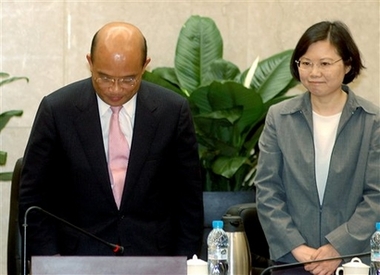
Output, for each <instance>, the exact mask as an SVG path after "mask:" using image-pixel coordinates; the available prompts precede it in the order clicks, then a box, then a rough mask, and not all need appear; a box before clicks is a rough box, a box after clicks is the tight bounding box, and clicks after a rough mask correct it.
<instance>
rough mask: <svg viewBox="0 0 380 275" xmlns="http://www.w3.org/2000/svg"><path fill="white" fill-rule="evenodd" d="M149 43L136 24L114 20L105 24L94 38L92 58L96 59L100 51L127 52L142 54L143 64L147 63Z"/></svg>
mask: <svg viewBox="0 0 380 275" xmlns="http://www.w3.org/2000/svg"><path fill="white" fill-rule="evenodd" d="M147 51H148V50H147V45H146V40H145V37H144V35H143V34H142V33H141V31H140V30H139V29H138V28H137V27H136V26H134V25H132V24H129V23H125V22H112V23H108V24H106V25H104V26H103V27H102V28H101V29H100V30H99V31H98V32H97V33H96V34H95V35H94V38H93V39H92V43H91V59H92V62H95V61H96V58H97V55H98V54H99V53H104V52H108V53H113V54H116V55H117V53H120V56H121V55H123V54H124V53H126V52H130V53H132V52H133V53H137V54H138V53H139V54H141V65H142V66H143V65H144V64H145V61H146V58H147Z"/></svg>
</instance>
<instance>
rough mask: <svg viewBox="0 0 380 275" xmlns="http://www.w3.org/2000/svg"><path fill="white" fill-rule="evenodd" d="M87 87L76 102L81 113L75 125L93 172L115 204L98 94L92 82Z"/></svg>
mask: <svg viewBox="0 0 380 275" xmlns="http://www.w3.org/2000/svg"><path fill="white" fill-rule="evenodd" d="M87 84H88V85H87ZM86 85H87V86H86V88H85V89H83V91H81V93H80V96H79V97H78V100H77V102H75V106H76V107H77V109H78V110H79V112H78V116H77V118H76V120H75V121H74V125H75V127H76V129H77V133H78V136H79V140H80V142H81V146H82V148H83V150H84V152H85V154H86V155H87V161H88V163H89V165H90V167H91V170H92V172H93V173H94V174H96V175H97V179H98V181H99V182H100V184H101V185H102V186H103V188H104V191H105V194H110V199H112V201H113V202H114V200H113V195H112V189H111V183H110V179H109V173H108V165H107V159H106V156H105V152H104V143H103V136H102V129H101V124H100V118H99V110H98V103H97V98H96V92H95V90H94V89H93V87H92V84H91V81H89V82H88V83H86Z"/></svg>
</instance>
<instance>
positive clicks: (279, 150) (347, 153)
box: [255, 21, 380, 275]
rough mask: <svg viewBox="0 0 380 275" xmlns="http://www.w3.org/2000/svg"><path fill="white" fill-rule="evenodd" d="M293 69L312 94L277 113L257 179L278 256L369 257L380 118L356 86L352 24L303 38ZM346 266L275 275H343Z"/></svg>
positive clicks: (318, 27)
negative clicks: (338, 272) (338, 271)
mask: <svg viewBox="0 0 380 275" xmlns="http://www.w3.org/2000/svg"><path fill="white" fill-rule="evenodd" d="M290 66H291V72H292V75H293V76H294V77H295V78H296V79H297V80H299V81H300V82H301V83H302V84H303V86H304V87H305V89H306V90H307V91H306V92H305V93H304V94H301V95H298V96H296V97H294V98H292V99H289V100H287V101H284V102H281V103H279V104H277V105H275V106H273V107H271V108H270V110H269V112H268V115H267V118H266V124H265V128H264V130H263V133H262V135H261V138H260V142H259V146H260V157H259V164H258V168H257V174H256V177H255V182H256V186H257V207H258V212H259V217H260V221H261V223H262V226H263V229H264V232H265V234H266V238H267V240H268V243H269V247H270V255H271V258H272V259H273V260H274V261H275V262H276V263H279V264H281V263H296V262H307V261H312V260H320V259H326V258H334V257H340V256H343V255H351V254H365V253H366V252H369V250H370V247H369V239H370V236H371V234H372V233H373V232H374V229H375V227H374V225H375V222H376V221H380V205H379V202H380V189H379V186H380V176H379V173H380V172H379V171H380V114H379V107H378V106H375V105H374V104H372V103H371V102H369V101H367V100H365V99H363V98H361V97H359V96H357V95H356V94H354V93H353V92H352V90H351V89H350V88H349V87H348V86H347V84H349V83H350V82H352V81H353V80H354V79H355V78H356V77H357V76H358V75H359V73H360V71H361V70H362V69H364V65H363V63H362V60H361V57H360V52H359V50H358V47H357V46H356V44H355V42H354V40H353V38H352V36H351V34H350V31H349V30H348V28H347V26H346V25H345V24H344V23H342V22H340V21H336V22H327V21H324V22H319V23H317V24H314V25H313V26H311V27H310V28H308V29H307V30H306V32H305V33H304V34H303V35H302V37H301V38H300V40H299V42H298V44H297V45H296V48H295V50H294V53H293V56H292V59H291V64H290ZM375 90H376V91H378V87H376V89H375ZM348 260H349V259H348ZM362 260H363V261H364V262H366V263H368V262H369V257H362ZM341 262H342V261H341V260H339V259H338V260H330V261H321V262H316V263H311V264H304V265H300V267H298V268H293V269H292V270H280V269H278V270H275V274H292V275H294V274H310V273H311V274H318V275H326V274H333V273H334V271H335V270H336V268H337V267H338V266H339V265H340V264H341Z"/></svg>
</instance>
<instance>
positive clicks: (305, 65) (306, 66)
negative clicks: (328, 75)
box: [295, 58, 342, 71]
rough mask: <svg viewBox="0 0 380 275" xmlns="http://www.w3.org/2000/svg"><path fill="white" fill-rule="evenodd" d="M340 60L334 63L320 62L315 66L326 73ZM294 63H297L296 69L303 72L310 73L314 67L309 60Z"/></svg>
mask: <svg viewBox="0 0 380 275" xmlns="http://www.w3.org/2000/svg"><path fill="white" fill-rule="evenodd" d="M341 60H342V58H340V59H338V60H335V61H321V62H319V63H315V65H316V66H317V67H318V68H319V69H320V70H322V71H328V70H330V69H331V68H332V66H333V65H334V64H335V63H337V62H338V61H341ZM295 62H296V63H297V66H298V68H300V69H301V70H304V71H311V70H312V69H313V67H314V63H313V62H311V61H309V60H296V61H295Z"/></svg>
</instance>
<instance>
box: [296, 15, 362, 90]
mask: <svg viewBox="0 0 380 275" xmlns="http://www.w3.org/2000/svg"><path fill="white" fill-rule="evenodd" d="M324 40H327V41H329V42H330V43H331V45H333V46H334V47H335V48H336V50H337V52H338V54H339V55H340V57H341V58H342V60H343V62H344V64H345V65H346V66H351V70H350V71H349V72H348V73H347V74H346V75H345V76H344V79H343V83H344V84H348V83H350V82H351V81H353V80H354V79H355V78H356V77H357V76H358V75H359V73H360V70H361V69H364V68H365V67H364V65H363V63H362V60H361V57H360V51H359V49H358V47H357V46H356V44H355V41H354V39H353V38H352V35H351V32H350V30H349V29H348V27H347V26H346V25H345V24H344V23H343V22H341V21H334V22H330V21H322V22H319V23H316V24H314V25H312V26H311V27H309V28H308V29H307V30H306V31H305V33H304V34H303V35H302V36H301V38H300V40H299V41H298V43H297V45H296V48H295V49H294V52H293V56H292V58H291V60H290V71H291V73H292V75H293V77H294V78H295V79H297V80H298V81H300V76H299V73H298V67H297V63H296V62H295V61H296V60H299V58H300V57H302V56H303V55H304V54H305V53H306V52H307V50H308V48H309V46H310V45H311V44H313V43H315V42H318V41H324Z"/></svg>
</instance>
